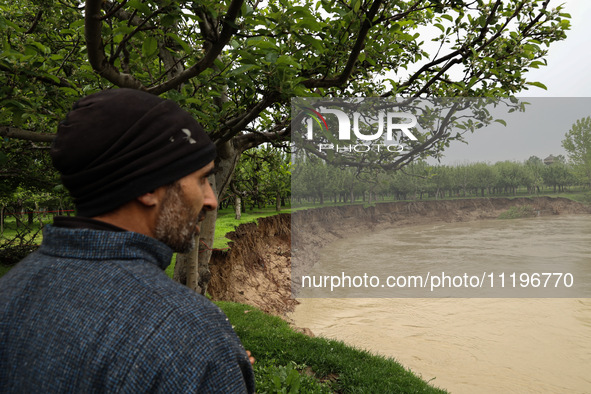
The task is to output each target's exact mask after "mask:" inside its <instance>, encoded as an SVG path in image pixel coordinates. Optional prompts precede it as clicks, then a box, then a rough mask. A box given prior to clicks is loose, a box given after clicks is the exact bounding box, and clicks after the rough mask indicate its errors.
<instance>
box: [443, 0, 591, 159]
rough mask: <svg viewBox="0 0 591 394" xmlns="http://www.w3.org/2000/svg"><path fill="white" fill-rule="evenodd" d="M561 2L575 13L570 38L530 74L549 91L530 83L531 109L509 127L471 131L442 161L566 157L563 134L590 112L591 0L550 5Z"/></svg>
mask: <svg viewBox="0 0 591 394" xmlns="http://www.w3.org/2000/svg"><path fill="white" fill-rule="evenodd" d="M562 3H564V4H565V11H566V12H568V13H570V14H571V17H572V19H571V30H570V31H568V32H567V39H566V40H564V41H561V42H558V43H554V44H553V45H552V46H551V47H550V51H549V55H548V56H547V61H548V66H546V67H541V68H540V69H537V70H532V71H530V72H529V73H528V74H527V79H528V80H529V81H539V82H542V83H543V84H544V85H546V86H547V87H548V90H547V91H545V90H543V89H540V88H536V87H530V90H528V91H525V92H523V93H522V94H521V95H520V97H521V98H524V99H525V98H527V100H526V101H528V102H531V103H532V105H531V106H530V109H529V110H528V111H526V112H525V113H520V114H512V115H511V116H508V117H505V118H504V119H505V120H507V121H508V125H507V127H503V126H501V125H500V124H495V125H494V126H493V127H487V128H486V129H481V130H478V131H477V132H476V133H474V134H471V135H469V136H468V137H467V138H466V140H467V141H468V145H465V144H462V143H454V144H452V145H451V146H450V147H449V148H448V149H447V150H446V151H445V152H444V155H445V157H444V158H443V159H442V161H441V162H442V163H444V164H461V163H466V162H477V161H481V162H490V163H495V162H497V161H502V160H515V161H524V160H526V159H527V158H529V157H530V156H532V155H535V156H538V157H540V158H542V159H543V158H545V157H547V156H548V155H550V154H554V155H558V154H564V155H566V154H565V152H564V150H563V149H562V146H561V141H562V140H563V139H564V135H565V133H567V132H568V131H569V130H570V128H571V125H572V124H573V123H574V122H575V121H576V120H577V119H580V118H583V117H587V116H591V67H590V66H591V53H590V45H589V44H591V1H589V0H565V1H556V0H552V1H551V2H550V4H551V6H552V5H553V6H556V5H559V4H562ZM530 98H531V99H530Z"/></svg>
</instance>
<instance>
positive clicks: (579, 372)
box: [291, 215, 591, 393]
mask: <svg viewBox="0 0 591 394" xmlns="http://www.w3.org/2000/svg"><path fill="white" fill-rule="evenodd" d="M409 234H410V235H409ZM367 237H369V238H372V237H373V238H375V239H377V240H379V241H378V242H376V243H372V242H368V240H367V239H365V240H363V242H362V243H363V245H365V246H364V247H363V248H361V249H360V247H359V242H358V241H359V239H360V238H359V237H356V238H355V241H353V240H339V241H337V242H335V243H334V244H332V245H329V246H327V247H326V248H325V249H323V252H322V256H321V258H320V261H319V263H318V264H319V267H315V270H316V269H319V270H320V271H322V270H324V271H323V272H327V270H329V271H330V267H329V266H330V265H334V266H337V267H338V268H337V269H336V271H335V272H337V271H339V272H340V271H345V272H355V270H358V269H359V261H360V260H359V259H355V258H351V254H352V253H360V254H362V255H364V256H365V260H363V261H366V260H375V261H388V269H389V272H402V271H404V269H407V268H408V265H409V262H412V264H416V265H419V266H422V267H424V266H429V264H433V262H434V261H437V262H442V261H445V260H446V256H448V257H450V256H451V257H450V259H452V260H453V261H454V266H457V267H462V269H465V268H467V267H470V268H474V267H475V266H476V267H481V268H479V269H490V267H494V269H495V275H498V273H501V272H506V273H510V272H514V271H515V269H516V264H521V265H520V266H519V269H520V270H527V268H528V267H527V265H528V263H527V262H530V264H531V265H534V266H535V269H536V270H538V269H539V267H540V264H542V265H541V266H542V267H546V268H548V267H552V268H551V270H550V272H556V271H561V272H567V271H568V272H569V273H571V274H572V275H573V277H574V278H575V281H576V282H577V284H579V285H580V284H581V282H587V283H586V285H585V286H582V287H579V289H582V290H580V292H579V293H578V294H579V295H578V296H577V298H500V297H506V296H507V295H510V294H511V293H503V292H502V291H501V290H496V292H495V293H494V294H492V295H491V294H488V293H485V294H484V296H490V297H499V298H471V297H483V295H482V294H478V293H477V290H478V289H476V290H474V289H464V291H465V293H464V294H463V295H462V296H461V297H464V298H377V297H376V298H301V299H299V301H300V302H301V304H300V305H298V306H297V307H296V310H295V312H294V313H293V314H292V315H291V318H292V319H293V320H294V322H295V324H296V325H297V326H300V327H308V328H310V329H311V330H312V332H314V333H315V334H316V335H318V336H324V337H329V338H335V339H338V340H342V341H344V342H346V343H348V344H351V345H354V346H357V347H360V348H364V349H368V350H370V351H372V352H375V353H378V354H382V355H385V356H388V357H392V358H395V359H396V360H397V361H399V362H400V363H402V364H403V365H404V366H405V367H407V368H410V369H411V370H412V371H414V372H415V373H417V374H419V375H421V376H422V378H423V379H425V380H428V381H431V383H432V384H433V385H434V386H437V387H441V388H444V389H446V390H448V391H450V392H451V393H591V298H588V297H591V295H589V293H588V287H589V286H588V284H589V283H588V280H589V278H590V277H591V216H588V215H579V216H558V217H556V216H554V217H542V218H535V219H519V220H504V221H501V220H488V221H479V222H469V223H454V224H449V225H447V224H446V225H443V226H442V225H441V224H436V225H427V226H411V227H404V228H397V229H391V230H381V231H379V232H376V233H375V234H371V235H368V236H367ZM383 239H388V240H394V239H396V240H398V241H400V242H401V244H400V245H397V250H398V252H397V254H396V255H395V256H394V255H393V254H392V250H388V249H387V248H386V249H384V248H383V242H382V241H383ZM347 245H356V246H355V248H354V249H355V250H356V252H353V251H352V248H349V247H347ZM368 245H369V247H370V249H367V247H368ZM371 245H374V246H375V247H373V249H371V248H372V246H371ZM402 245H403V246H402ZM427 245H428V247H427ZM458 251H460V252H458ZM401 253H403V255H402V254H401ZM367 256H371V259H368V257H367ZM398 257H400V258H398ZM347 261H348V262H349V263H346V262H347ZM466 261H469V264H468V263H466ZM343 262H345V263H343ZM347 264H349V265H350V266H347ZM397 264H398V265H399V266H397ZM432 268H433V269H434V270H436V269H437V267H432ZM439 268H440V267H439ZM364 269H365V270H367V266H365V267H364ZM323 297H324V295H323ZM548 297H551V296H548Z"/></svg>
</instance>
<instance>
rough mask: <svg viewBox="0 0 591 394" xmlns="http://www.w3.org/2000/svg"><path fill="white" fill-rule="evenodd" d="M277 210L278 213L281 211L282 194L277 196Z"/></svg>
mask: <svg viewBox="0 0 591 394" xmlns="http://www.w3.org/2000/svg"><path fill="white" fill-rule="evenodd" d="M275 210H276V211H277V212H279V211H281V193H279V192H277V194H275Z"/></svg>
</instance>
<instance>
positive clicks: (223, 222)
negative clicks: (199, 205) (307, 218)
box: [213, 207, 291, 249]
mask: <svg viewBox="0 0 591 394" xmlns="http://www.w3.org/2000/svg"><path fill="white" fill-rule="evenodd" d="M278 213H291V209H290V208H281V212H277V211H276V210H275V207H273V208H269V207H267V208H260V209H254V210H251V211H249V212H243V213H242V214H241V216H240V220H236V218H235V213H234V208H233V207H230V208H225V209H220V210H219V211H218V218H217V220H216V222H215V238H214V242H213V247H214V248H218V249H222V248H226V247H227V246H228V242H230V240H229V239H228V238H226V234H228V233H229V232H231V231H234V230H235V229H236V227H238V226H239V225H241V224H243V223H251V222H255V221H256V220H257V219H259V218H264V217H267V216H273V215H277V214H278Z"/></svg>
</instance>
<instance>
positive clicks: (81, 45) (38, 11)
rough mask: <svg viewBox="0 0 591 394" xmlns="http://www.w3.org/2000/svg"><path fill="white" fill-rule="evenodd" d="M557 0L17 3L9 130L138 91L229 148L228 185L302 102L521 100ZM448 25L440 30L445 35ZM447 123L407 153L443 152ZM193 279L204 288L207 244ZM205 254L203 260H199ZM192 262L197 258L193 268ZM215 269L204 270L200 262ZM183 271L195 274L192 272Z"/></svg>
mask: <svg viewBox="0 0 591 394" xmlns="http://www.w3.org/2000/svg"><path fill="white" fill-rule="evenodd" d="M548 4H549V0H497V1H488V0H487V1H484V0H464V1H462V0H430V1H429V0H427V1H424V0H420V1H419V0H417V1H413V0H405V1H402V0H401V1H387V0H351V1H350V2H349V1H347V2H344V1H336V2H335V1H328V0H317V1H314V2H312V1H303V2H289V1H277V0H270V1H266V2H259V1H253V0H225V1H221V2H220V1H211V0H203V1H199V2H195V1H184V0H115V1H114V0H87V1H86V2H85V3H83V2H80V0H59V1H57V2H56V1H53V0H37V1H34V2H33V1H30V0H14V1H12V2H10V4H7V3H6V2H5V3H4V4H3V5H1V6H0V7H1V9H2V14H1V16H0V27H2V29H1V30H0V40H1V41H2V48H3V50H2V52H1V53H0V82H1V83H0V89H2V92H3V94H2V105H1V107H2V109H1V113H0V135H1V136H4V137H10V138H20V139H25V140H28V141H35V142H37V143H39V142H41V141H47V142H49V141H51V140H52V138H53V133H54V130H55V129H56V125H57V122H58V121H59V120H60V119H62V118H63V116H64V114H65V112H66V111H67V109H68V108H69V107H70V105H71V103H72V102H73V101H74V100H75V99H77V98H79V97H80V96H83V95H86V94H88V93H92V92H95V91H98V90H100V89H104V88H113V87H126V88H133V89H140V90H144V91H147V92H149V93H152V94H156V95H162V96H165V97H167V98H170V99H173V100H175V101H177V102H178V103H179V104H180V105H181V106H182V107H183V108H186V109H187V110H189V111H191V112H192V113H193V114H194V115H195V116H196V118H197V119H199V121H200V122H201V123H202V124H203V126H204V127H205V129H206V130H209V131H210V136H211V138H212V139H213V141H214V142H215V144H216V146H217V148H218V153H219V154H218V159H217V163H216V164H217V167H218V172H217V173H216V175H215V179H214V180H212V181H213V182H214V183H215V187H216V189H217V192H218V196H221V195H222V194H223V193H224V191H225V190H226V189H227V187H228V185H229V183H230V181H231V178H232V173H233V171H234V168H235V166H236V163H237V161H238V158H239V157H240V154H241V153H242V152H244V151H245V150H247V149H250V148H253V147H255V146H258V145H260V144H262V143H266V142H271V143H273V142H276V141H278V140H287V139H289V138H290V134H291V127H290V114H289V106H288V105H289V100H290V98H292V97H294V96H317V97H338V96H384V97H386V96H403V97H409V98H410V97H443V96H502V97H507V96H512V95H514V94H516V93H518V92H521V91H522V90H524V89H527V87H528V86H529V85H536V86H542V85H540V84H539V83H538V82H536V81H528V80H527V79H526V76H527V70H528V69H531V68H537V67H539V66H542V65H545V60H544V56H545V55H546V53H547V50H548V47H549V46H550V44H551V43H553V42H555V41H558V40H562V39H564V38H565V37H566V35H565V31H566V30H567V29H568V28H569V22H568V15H566V14H563V13H562V11H561V8H560V7H557V8H553V9H551V8H550V7H549V5H548ZM433 29H436V33H432V31H433ZM454 138H459V137H458V136H453V135H450V134H449V133H447V132H446V131H445V130H440V131H439V132H436V133H434V134H433V136H432V137H431V138H430V139H429V140H428V141H425V143H422V144H418V145H416V146H414V147H413V149H412V150H411V151H409V152H408V153H407V154H406V156H405V157H404V158H402V159H400V160H398V161H397V165H396V166H395V168H393V169H396V168H398V167H401V166H403V165H405V164H407V163H409V162H411V161H412V160H413V158H414V157H416V156H417V155H420V154H422V153H429V154H436V153H437V151H438V150H441V149H443V148H444V147H445V146H447V145H448V144H449V142H450V141H451V140H453V139H454ZM209 216H210V217H208V218H207V219H206V222H205V223H204V225H203V226H202V241H203V242H198V245H201V246H203V250H202V251H201V253H196V254H195V255H194V256H193V257H191V258H187V259H182V258H181V259H177V264H179V265H180V266H183V264H187V267H186V273H187V282H188V283H187V284H188V285H189V286H190V287H192V288H194V289H196V290H198V291H200V292H204V291H205V288H206V285H207V275H208V274H207V262H208V259H209V253H210V252H209V251H208V249H209V248H208V247H207V246H206V245H207V244H209V242H210V241H211V239H212V236H213V228H214V222H215V212H213V213H211V215H209ZM197 255H199V264H197V263H196V262H195V261H194V260H195V256H197ZM183 262H184V263H183ZM199 265H201V268H199ZM179 277H182V275H179Z"/></svg>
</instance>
